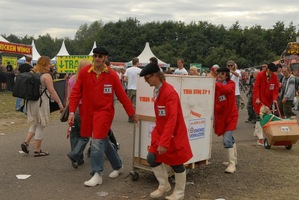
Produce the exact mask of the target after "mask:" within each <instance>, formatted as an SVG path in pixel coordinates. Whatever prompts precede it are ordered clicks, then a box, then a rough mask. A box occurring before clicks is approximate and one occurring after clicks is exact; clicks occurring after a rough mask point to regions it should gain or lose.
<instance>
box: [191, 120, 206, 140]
mask: <svg viewBox="0 0 299 200" xmlns="http://www.w3.org/2000/svg"><path fill="white" fill-rule="evenodd" d="M205 126H206V119H205V118H200V119H193V120H190V122H189V139H190V140H195V139H200V138H204V137H205Z"/></svg>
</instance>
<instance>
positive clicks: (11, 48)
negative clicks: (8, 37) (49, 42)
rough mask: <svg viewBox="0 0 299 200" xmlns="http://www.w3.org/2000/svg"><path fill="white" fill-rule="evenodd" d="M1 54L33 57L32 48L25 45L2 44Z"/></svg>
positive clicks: (0, 45) (0, 44)
mask: <svg viewBox="0 0 299 200" xmlns="http://www.w3.org/2000/svg"><path fill="white" fill-rule="evenodd" d="M0 52H6V53H14V54H22V55H32V46H30V45H24V44H15V43H7V42H0Z"/></svg>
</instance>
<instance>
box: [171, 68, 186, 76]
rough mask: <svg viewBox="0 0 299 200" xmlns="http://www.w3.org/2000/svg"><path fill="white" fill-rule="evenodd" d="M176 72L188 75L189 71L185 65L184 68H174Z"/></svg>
mask: <svg viewBox="0 0 299 200" xmlns="http://www.w3.org/2000/svg"><path fill="white" fill-rule="evenodd" d="M174 74H177V75H188V72H187V70H186V69H185V68H184V67H183V68H182V69H179V68H177V69H176V70H174Z"/></svg>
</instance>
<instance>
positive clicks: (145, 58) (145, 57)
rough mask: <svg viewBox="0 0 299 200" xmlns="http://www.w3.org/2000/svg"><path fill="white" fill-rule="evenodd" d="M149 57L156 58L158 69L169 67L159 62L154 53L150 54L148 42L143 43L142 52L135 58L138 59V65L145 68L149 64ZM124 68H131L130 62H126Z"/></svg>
mask: <svg viewBox="0 0 299 200" xmlns="http://www.w3.org/2000/svg"><path fill="white" fill-rule="evenodd" d="M151 57H156V58H157V59H158V65H159V66H160V67H170V65H169V64H167V63H165V62H163V61H161V60H160V59H159V58H158V57H157V56H155V55H154V53H153V52H152V50H151V48H150V45H149V43H148V42H146V43H145V47H144V49H143V51H142V52H141V54H140V55H139V56H137V58H138V59H139V65H141V66H143V67H144V66H145V65H147V64H148V63H149V59H150V58H151ZM126 66H127V67H128V66H132V61H130V62H127V63H126Z"/></svg>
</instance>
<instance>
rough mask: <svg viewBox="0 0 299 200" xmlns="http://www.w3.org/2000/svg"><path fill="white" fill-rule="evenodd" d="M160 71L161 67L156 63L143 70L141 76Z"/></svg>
mask: <svg viewBox="0 0 299 200" xmlns="http://www.w3.org/2000/svg"><path fill="white" fill-rule="evenodd" d="M159 71H160V67H159V65H157V64H156V63H149V64H147V65H146V66H145V67H144V68H143V69H142V70H141V72H140V74H139V76H140V77H142V76H145V75H148V74H153V73H156V72H159Z"/></svg>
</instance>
